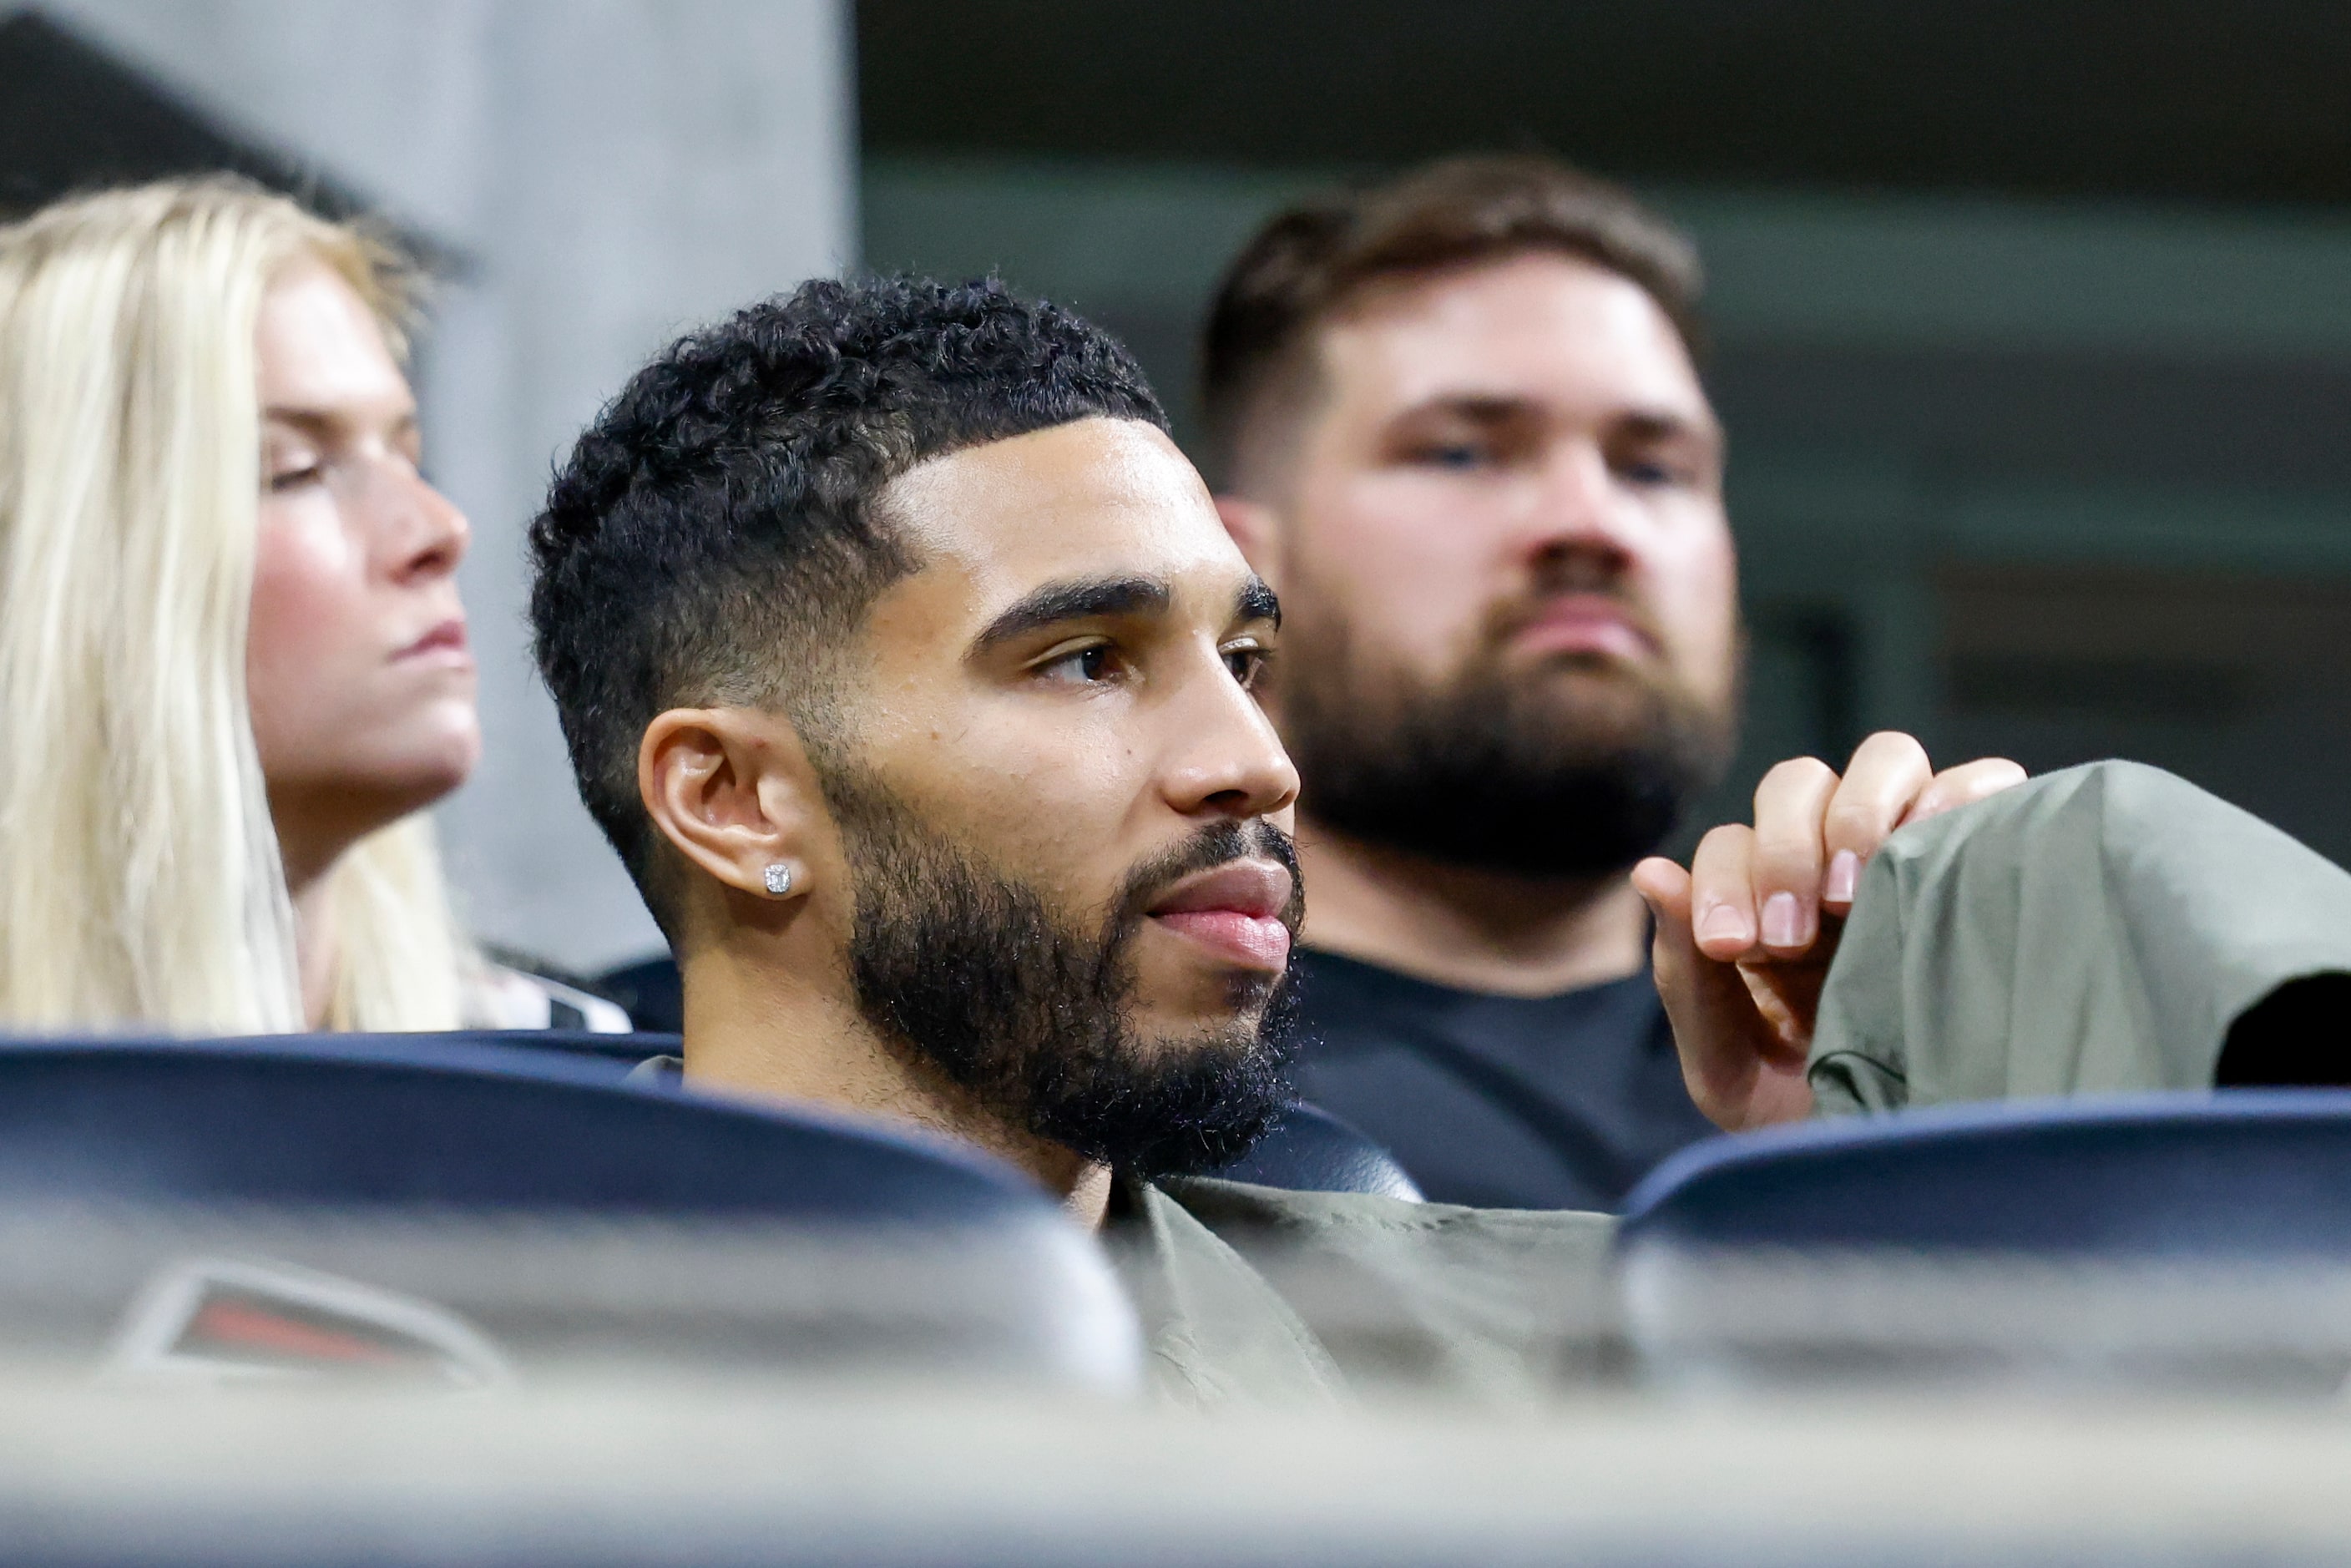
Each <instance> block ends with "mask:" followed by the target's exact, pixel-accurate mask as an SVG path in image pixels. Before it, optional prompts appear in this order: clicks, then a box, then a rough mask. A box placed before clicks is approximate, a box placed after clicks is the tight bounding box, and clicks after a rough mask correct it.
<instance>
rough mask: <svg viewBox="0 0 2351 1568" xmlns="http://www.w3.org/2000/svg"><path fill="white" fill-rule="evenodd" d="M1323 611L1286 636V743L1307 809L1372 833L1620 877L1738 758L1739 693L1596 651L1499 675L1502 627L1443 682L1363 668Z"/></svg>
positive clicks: (1521, 864)
mask: <svg viewBox="0 0 2351 1568" xmlns="http://www.w3.org/2000/svg"><path fill="white" fill-rule="evenodd" d="M1296 619H1298V620H1302V619H1304V618H1303V617H1298V618H1296ZM1320 619H1321V621H1322V626H1323V627H1324V630H1323V631H1322V632H1321V634H1320V635H1319V636H1316V637H1313V638H1311V639H1308V638H1301V637H1299V636H1298V635H1297V633H1296V632H1294V631H1293V632H1292V633H1291V634H1290V637H1289V638H1288V640H1287V641H1286V642H1285V643H1284V646H1283V649H1282V665H1281V669H1280V683H1281V685H1280V701H1281V706H1282V725H1281V731H1282V739H1283V741H1284V742H1285V743H1286V744H1287V745H1288V747H1289V748H1290V757H1291V758H1292V760H1293V761H1295V762H1296V764H1297V766H1298V771H1299V775H1300V777H1301V778H1302V779H1305V781H1306V788H1305V791H1304V794H1303V795H1302V797H1301V801H1300V805H1301V810H1304V811H1305V812H1306V813H1308V814H1309V815H1311V817H1312V818H1313V819H1314V820H1315V821H1317V822H1320V823H1322V825H1324V826H1326V827H1329V828H1332V829H1333V830H1335V831H1339V832H1341V833H1344V834H1346V835H1348V836H1349V837H1351V838H1353V839H1356V840H1359V841H1363V842H1364V843H1367V844H1374V845H1378V846H1381V847H1384V848H1388V849H1394V850H1399V851H1403V852H1406V853H1409V854H1414V855H1417V856H1420V857H1422V858H1424V859H1426V860H1431V861H1435V862H1439V863H1441V864H1445V865H1451V866H1458V867H1462V868H1465V869H1469V870H1476V871H1485V872H1499V873H1505V874H1509V875H1516V876H1524V877H1539V878H1557V879H1562V880H1573V879H1589V878H1594V877H1600V876H1605V875H1610V874H1613V873H1617V872H1621V871H1623V870H1625V868H1626V867H1628V866H1630V865H1632V864H1633V862H1635V861H1637V860H1639V859H1640V858H1641V857H1642V856H1643V855H1646V854H1649V853H1651V852H1654V851H1656V849H1657V848H1658V847H1659V846H1660V845H1662V844H1663V843H1664V842H1665V841H1666V840H1667V838H1669V837H1671V836H1672V834H1673V831H1674V830H1675V828H1676V827H1677V826H1678V825H1679V824H1680V822H1681V821H1682V818H1683V816H1684V814H1685V813H1686V812H1687V810H1688V808H1689V806H1690V804H1691V802H1692V801H1693V800H1696V799H1697V798H1698V796H1700V795H1702V794H1704V793H1705V792H1706V791H1707V790H1708V789H1712V788H1713V787H1714V785H1715V784H1716V782H1718V781H1719V779H1720V778H1721V776H1722V773H1723V771H1724V769H1725V768H1727V767H1728V765H1729V758H1730V752H1731V747H1732V744H1733V740H1734V738H1735V737H1734V726H1733V722H1732V719H1731V716H1730V712H1731V705H1730V704H1729V703H1722V704H1709V703H1708V702H1707V701H1705V700H1704V699H1702V698H1701V697H1700V696H1698V694H1696V693H1694V692H1692V691H1691V690H1689V689H1688V687H1687V685H1684V684H1683V683H1682V682H1680V681H1679V680H1678V679H1677V677H1675V676H1673V675H1671V674H1663V673H1652V672H1650V671H1647V670H1644V669H1640V668H1638V667H1635V666H1630V665H1627V664H1625V663H1624V662H1622V661H1620V660H1617V659H1614V658H1609V657H1606V656H1604V655H1598V654H1588V653H1578V654H1568V655H1560V656H1555V657H1553V658H1550V659H1546V660H1544V661H1541V663H1539V664H1535V665H1533V666H1532V667H1526V666H1521V667H1520V668H1518V669H1515V670H1512V669H1507V668H1505V667H1504V666H1503V664H1502V661H1501V658H1500V655H1499V648H1500V647H1501V646H1502V645H1503V643H1504V640H1505V637H1506V636H1507V633H1508V632H1509V631H1510V630H1512V629H1513V627H1512V626H1511V625H1510V624H1509V623H1501V624H1499V625H1498V627H1497V628H1496V629H1495V630H1494V632H1492V633H1490V634H1489V635H1488V636H1487V637H1485V638H1482V639H1481V640H1480V644H1479V649H1480V651H1479V653H1476V654H1473V655H1472V656H1471V657H1470V658H1469V659H1468V661H1466V662H1465V663H1464V664H1462V665H1461V666H1460V667H1459V668H1458V669H1457V670H1456V671H1455V672H1453V674H1451V675H1450V676H1449V677H1448V678H1447V679H1446V680H1444V681H1442V682H1439V683H1436V684H1427V683H1421V682H1417V681H1416V680H1414V679H1413V678H1412V677H1411V676H1410V675H1408V674H1405V673H1404V672H1402V671H1399V670H1395V669H1387V670H1377V671H1375V670H1373V669H1371V668H1369V667H1368V666H1367V664H1366V663H1365V662H1364V659H1363V657H1362V656H1361V653H1360V652H1359V650H1358V649H1357V647H1356V645H1355V641H1354V638H1353V634H1352V632H1351V630H1350V628H1349V627H1348V626H1347V625H1346V623H1345V622H1344V621H1343V619H1339V618H1334V617H1331V616H1328V615H1326V616H1323V617H1321V618H1320ZM1498 620H1499V618H1498ZM1293 623H1294V622H1293ZM1734 684H1735V683H1734Z"/></svg>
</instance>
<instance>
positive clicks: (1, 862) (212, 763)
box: [0, 179, 471, 1033]
mask: <svg viewBox="0 0 2351 1568" xmlns="http://www.w3.org/2000/svg"><path fill="white" fill-rule="evenodd" d="M306 256H308V257H316V258H318V259H319V260H320V261H323V262H325V263H326V264H327V265H328V266H329V267H332V268H334V269H335V271H336V272H338V273H339V274H340V276H341V277H343V278H344V279H345V280H346V281H348V282H349V283H350V285H351V286H352V287H353V288H354V289H356V290H357V291H358V293H359V295H360V298H361V299H363V300H365V301H366V302H367V304H368V306H369V308H371V310H372V311H373V312H374V313H375V315H376V317H377V319H378V320H379V321H380V322H381V324H382V325H383V327H384V329H385V334H386V338H387V340H388V341H389V342H390V343H391V344H392V348H393V351H394V352H395V353H398V352H401V351H402V349H403V348H404V339H403V329H404V327H405V325H406V322H407V319H408V315H409V311H410V308H411V306H412V303H413V295H412V293H411V289H410V286H409V283H408V275H407V274H406V273H405V272H404V271H403V270H402V268H401V267H399V265H398V264H397V261H396V258H395V257H394V256H393V255H392V253H391V252H390V251H389V250H387V249H386V248H385V247H383V246H380V245H377V244H376V243H374V242H372V241H371V240H370V239H369V238H368V237H367V236H366V235H364V234H362V233H361V232H360V231H358V230H355V229H353V228H351V227H349V226H345V225H335V224H330V223H327V222H325V221H323V220H321V219H319V218H317V217H313V216H312V215H310V214H308V213H306V212H304V211H303V210H302V209H300V208H299V207H298V206H296V205H295V204H293V203H291V202H289V201H287V200H285V199H284V198H282V197H278V196H276V195H272V194H269V193H266V192H264V191H261V190H259V189H258V188H256V187H254V186H251V185H247V184H246V183H241V182H237V181H232V180H226V179H202V180H176V181H167V182H163V183H157V184H151V185H142V186H139V187H136V188H132V189H126V190H120V191H111V192H106V193H100V194H97V195H91V196H85V197H80V198H76V199H73V200H69V201H65V202H60V203H57V204H55V205H52V206H50V207H47V208H45V209H43V210H42V211H40V212H39V213H37V214H34V215H33V216H32V217H30V218H28V219H26V220H25V221H23V222H21V223H18V224H16V225H9V226H6V227H0V1030H9V1029H17V1030H23V1029H34V1028H37V1029H57V1030H72V1029H77V1028H96V1029H121V1028H156V1029H162V1030H172V1031H177V1032H184V1033H263V1032H272V1031H279V1030H300V1029H302V1028H304V1027H305V1023H304V1019H303V1009H302V1001H301V990H300V986H299V983H298V978H297V972H296V963H295V951H294V917H293V911H292V907H291V904H289V902H288V899H287V889H286V877H285V873H284V870H283V868H282V866H281V864H280V862H279V858H278V849H277V833H276V831H274V830H273V828H272V827H271V824H270V818H269V805H268V799H267V796H266V792H265V790H264V788H263V780H262V775H261V765H260V760H259V758H258V756H257V754H256V751H255V747H254V737H253V722H252V716H251V712H250V709H249V708H248V706H247V700H246V628H247V624H248V622H249V619H250V612H251V607H252V595H253V577H254V566H255V549H256V543H255V539H256V528H257V518H258V509H259V497H260V489H261V468H260V446H261V431H260V409H259V402H260V399H259V392H258V381H257V366H256V351H255V332H256V323H257V320H258V318H259V313H260V310H261V304H262V299H263V297H264V295H265V294H266V292H267V290H268V288H269V286H270V284H271V282H272V280H273V279H274V278H275V277H277V275H278V274H279V273H280V271H281V270H282V269H283V268H284V267H286V266H287V264H288V263H289V262H293V261H295V260H298V259H299V258H302V257H306ZM331 874H332V877H333V881H332V883H331V885H330V889H329V895H328V896H329V907H330V909H331V912H332V915H331V919H332V925H333V929H334V933H335V943H336V951H337V957H336V974H335V989H334V998H333V1002H332V1005H331V1009H330V1018H329V1022H330V1023H331V1024H332V1026H333V1027H335V1028H339V1029H363V1030H409V1029H453V1028H455V1027H457V1025H458V1023H459V1021H460V1018H459V1014H460V1010H461V995H460V993H461V982H460V973H461V966H462V965H465V964H468V963H470V961H471V960H470V955H469V954H468V953H467V951H466V949H465V945H464V943H463V942H462V940H461V939H460V937H459V936H458V935H457V932H456V928H455V923H454V921H453V920H452V919H451V917H450V914H449V906H448V898H447V894H446V892H445V890H444V886H443V883H442V879H441V872H440V862H439V856H438V853H437V852H436V850H435V848H434V838H433V831H432V827H431V824H430V822H429V821H427V820H426V819H425V818H424V817H423V816H422V815H417V816H413V817H410V818H407V819H405V820H403V821H400V822H397V823H395V824H393V825H392V826H391V827H388V828H385V829H383V830H381V831H379V832H376V833H374V834H372V835H371V836H370V837H368V838H367V839H364V840H362V841H360V843H359V844H357V845H355V846H354V847H353V848H352V849H351V850H350V852H347V853H346V854H345V855H344V856H343V858H342V860H341V861H340V862H338V864H337V866H336V868H335V870H334V871H333V873H331Z"/></svg>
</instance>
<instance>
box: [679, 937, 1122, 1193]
mask: <svg viewBox="0 0 2351 1568" xmlns="http://www.w3.org/2000/svg"><path fill="white" fill-rule="evenodd" d="M683 969H684V988H685V1076H686V1080H687V1082H691V1083H692V1084H693V1085H694V1086H695V1088H698V1089H716V1090H720V1091H723V1092H724V1091H731V1092H737V1093H742V1094H747V1095H755V1096H758V1097H760V1098H764V1099H785V1100H798V1101H803V1102H813V1103H817V1104H820V1105H826V1106H830V1107H831V1108H833V1109H836V1110H841V1111H847V1112H850V1113H853V1114H857V1115H863V1116H878V1117H882V1118H884V1119H886V1120H890V1121H897V1122H906V1123H912V1124H914V1125H916V1126H918V1127H921V1128H922V1129H924V1130H925V1131H926V1132H930V1133H934V1134H940V1135H942V1136H945V1137H948V1138H952V1139H954V1140H956V1142H959V1143H966V1144H975V1145H978V1146H979V1147H980V1148H981V1149H983V1150H985V1151H987V1153H988V1154H991V1155H995V1156H997V1157H998V1159H1001V1160H1004V1161H1006V1162H1008V1163H1009V1164H1011V1165H1014V1166H1019V1168H1020V1169H1021V1170H1023V1171H1026V1172H1027V1173H1028V1174H1029V1176H1031V1177H1033V1178H1035V1179H1036V1181H1037V1182H1038V1183H1039V1184H1040V1185H1041V1186H1044V1187H1045V1189H1046V1190H1047V1191H1049V1192H1050V1193H1052V1194H1053V1195H1054V1196H1055V1197H1059V1198H1060V1199H1061V1202H1062V1203H1063V1204H1064V1205H1065V1206H1066V1207H1068V1208H1069V1210H1070V1212H1071V1215H1072V1216H1073V1217H1074V1218H1077V1220H1078V1221H1079V1222H1080V1223H1081V1224H1082V1225H1085V1226H1087V1227H1088V1228H1093V1227H1097V1226H1099V1225H1101V1223H1102V1217H1103V1215H1104V1213H1105V1212H1106V1211H1107V1209H1108V1207H1109V1204H1110V1189H1111V1172H1110V1167H1109V1166H1103V1165H1099V1164H1097V1163H1095V1162H1094V1161H1092V1160H1088V1159H1085V1158H1083V1157H1081V1156H1080V1155H1075V1154H1072V1153H1071V1152H1070V1151H1069V1150H1068V1149H1065V1148H1063V1147H1061V1145H1058V1144H1051V1143H1048V1142H1046V1141H1045V1140H1043V1139H1041V1138H1038V1137H1036V1136H1034V1135H1032V1134H1029V1133H1026V1132H1023V1131H1021V1130H1019V1129H1018V1128H1015V1127H1011V1126H1008V1125H1006V1124H1005V1123H1004V1122H1003V1121H1002V1120H1001V1119H1000V1118H998V1117H996V1116H993V1115H991V1114H989V1113H987V1112H986V1111H985V1110H983V1109H982V1108H980V1107H979V1106H977V1105H976V1104H975V1103H973V1102H972V1101H971V1099H970V1097H969V1096H968V1095H967V1094H965V1093H963V1092H961V1091H960V1090H958V1089H957V1088H956V1086H955V1085H954V1084H953V1083H950V1082H946V1080H945V1079H944V1078H943V1077H941V1076H940V1075H938V1074H936V1073H934V1072H930V1071H925V1070H924V1069H923V1068H922V1067H920V1066H919V1064H917V1063H914V1062H912V1061H907V1060H905V1058H904V1053H903V1052H900V1051H893V1049H891V1047H890V1046H889V1045H888V1044H887V1042H885V1041H884V1040H882V1038H881V1037H880V1036H879V1035H878V1034H877V1033H876V1032H875V1030H873V1028H872V1025H871V1024H869V1023H868V1022H867V1021H866V1020H865V1018H864V1015H863V1014H862V1013H861V1012H860V1011H859V1010H858V1009H857V1007H856V1005H855V1003H854V1001H853V1000H852V999H850V998H846V997H842V996H838V995H834V994H832V993H831V992H830V991H828V990H826V989H824V988H819V987H815V986H811V985H809V984H808V983H806V982H805V981H803V980H801V979H800V978H799V977H798V975H796V974H794V973H792V972H790V971H789V970H787V969H785V968H784V967H782V966H780V965H778V964H775V963H773V962H768V961H762V960H761V959H760V958H759V957H758V956H754V955H747V954H743V953H739V952H736V951H732V950H729V949H726V948H723V947H720V948H714V949H712V950H710V951H706V952H702V953H698V954H695V955H694V956H692V957H690V958H688V959H687V960H686V961H685V962H684V966H683Z"/></svg>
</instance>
